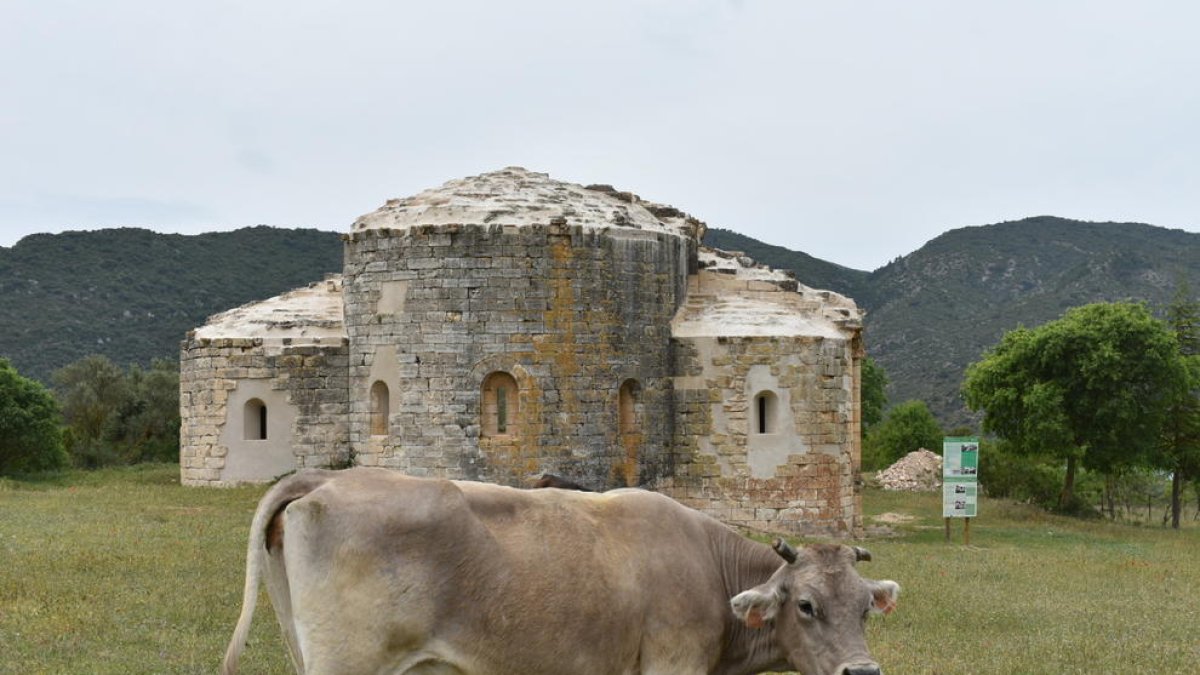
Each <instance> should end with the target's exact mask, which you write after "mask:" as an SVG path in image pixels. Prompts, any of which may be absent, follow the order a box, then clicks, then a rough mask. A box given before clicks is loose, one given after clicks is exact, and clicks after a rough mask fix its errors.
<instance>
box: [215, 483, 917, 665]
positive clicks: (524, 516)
mask: <svg viewBox="0 0 1200 675" xmlns="http://www.w3.org/2000/svg"><path fill="white" fill-rule="evenodd" d="M268 533H269V534H268ZM781 556H782V557H783V560H780V557H781ZM862 559H868V556H867V554H866V552H865V551H863V550H862V549H857V548H852V547H848V546H840V545H823V546H809V547H806V548H803V549H801V550H800V551H799V552H797V551H794V550H792V549H791V547H789V546H787V545H786V544H785V543H783V542H777V544H776V547H775V550H772V547H770V546H766V545H763V544H758V543H755V542H753V541H750V540H748V539H745V538H743V537H741V536H739V535H738V534H736V533H734V532H733V531H731V530H730V529H729V528H727V527H725V526H724V525H722V524H721V523H719V522H717V521H716V520H713V519H712V518H709V517H708V516H705V515H702V514H700V513H698V512H696V511H693V510H691V509H688V508H685V507H683V506H681V505H679V504H678V503H676V502H674V501H672V500H671V499H669V498H667V497H664V496H662V495H658V494H655V493H652V492H645V491H641V490H630V489H622V490H614V491H611V492H606V493H588V492H574V491H563V490H532V491H530V490H516V489H511V488H506V487H501V486H496V485H489V484H484V483H471V482H457V481H448V480H437V479H424V478H412V477H408V476H404V475H402V474H400V473H396V472H392V471H388V470H385V469H366V468H359V469H351V470H348V471H341V472H333V471H323V470H308V471H302V472H300V473H297V474H295V475H293V476H291V477H288V478H286V479H284V480H283V481H281V482H280V483H279V484H277V485H276V486H275V487H273V488H272V489H271V490H270V491H269V492H268V493H267V494H266V495H265V496H264V497H263V499H262V501H261V502H260V503H259V505H258V510H257V512H256V513H255V515H254V521H253V524H252V526H251V530H250V543H249V550H248V551H247V555H246V585H245V590H244V595H243V599H242V603H243V604H242V613H241V616H240V617H239V619H238V623H237V627H236V629H235V630H234V634H233V639H232V640H231V642H230V645H229V649H228V651H227V652H226V655H225V663H224V670H223V672H224V673H226V674H227V675H231V674H232V673H234V672H235V671H236V669H237V661H238V656H239V654H240V653H241V650H242V648H243V646H244V644H245V640H246V635H247V633H248V632H249V630H250V622H251V619H252V617H253V614H254V605H255V602H256V599H257V597H258V583H259V579H260V577H265V579H266V585H267V591H268V594H269V596H270V598H271V603H272V605H273V606H274V607H275V612H276V615H277V618H278V619H279V623H280V626H281V627H282V628H283V633H284V638H285V641H286V643H287V645H288V649H289V651H290V653H291V657H292V661H293V664H294V665H295V668H296V671H297V672H298V673H305V674H307V675H318V674H320V675H326V674H332V673H398V674H399V673H404V674H408V675H417V674H421V675H432V674H435V673H439V674H442V673H444V674H455V675H505V674H511V673H523V674H527V675H558V674H561V673H572V674H574V675H592V674H594V675H601V674H604V675H608V674H613V675H616V674H629V675H632V674H635V673H639V674H645V675H648V674H660V675H666V674H672V675H699V674H701V673H721V674H735V673H746V674H748V673H758V672H762V671H768V670H784V669H788V668H796V669H800V670H802V671H804V672H805V673H807V674H808V675H826V674H836V675H877V674H878V673H879V672H880V671H879V666H878V665H877V664H876V663H875V662H874V661H873V660H872V659H871V657H870V654H869V652H868V651H867V646H866V640H865V636H864V633H865V623H866V618H867V614H868V613H869V612H870V611H872V610H878V611H890V609H891V608H892V607H893V606H894V605H895V599H896V595H897V593H898V591H899V587H898V586H897V585H896V584H895V583H894V582H891V581H868V580H866V579H863V578H862V577H860V576H859V575H858V573H857V572H856V571H855V569H854V563H855V562H856V561H858V560H862ZM731 608H732V611H730V610H731Z"/></svg>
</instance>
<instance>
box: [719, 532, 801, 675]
mask: <svg viewBox="0 0 1200 675" xmlns="http://www.w3.org/2000/svg"><path fill="white" fill-rule="evenodd" d="M730 534H732V533H730ZM722 543H723V544H724V545H723V546H722V548H723V549H724V552H723V555H722V566H721V572H722V576H723V581H724V585H725V599H726V602H728V600H729V599H731V598H733V596H735V595H737V594H738V593H741V592H742V591H744V590H747V589H750V588H753V587H755V586H757V585H759V584H761V583H764V582H766V581H767V579H770V578H771V575H772V574H774V573H775V571H776V570H778V569H779V567H780V566H781V565H782V564H783V561H782V559H780V557H779V555H778V554H776V553H775V551H773V550H772V549H771V547H770V546H767V545H765V544H759V543H757V542H753V541H750V540H749V539H746V538H744V537H741V536H738V535H733V536H732V537H730V538H729V539H728V540H727V541H725V542H722ZM726 621H727V626H726V631H725V635H726V639H725V646H724V649H723V650H722V652H721V659H720V661H719V662H718V664H717V668H716V670H714V671H713V672H714V674H716V675H741V674H743V673H760V672H763V671H767V670H787V669H788V664H787V659H786V658H785V656H784V654H783V652H782V650H780V649H779V647H778V645H776V644H775V631H774V630H773V629H772V626H766V627H763V628H759V629H753V628H747V627H746V625H745V624H743V623H742V622H741V621H739V620H738V619H737V618H736V617H734V615H733V612H732V611H730V612H728V613H727V619H726Z"/></svg>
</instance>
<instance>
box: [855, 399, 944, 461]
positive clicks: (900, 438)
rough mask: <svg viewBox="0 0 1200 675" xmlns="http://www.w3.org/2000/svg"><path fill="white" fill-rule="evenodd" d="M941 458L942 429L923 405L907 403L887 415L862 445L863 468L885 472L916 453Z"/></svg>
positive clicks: (920, 403)
mask: <svg viewBox="0 0 1200 675" xmlns="http://www.w3.org/2000/svg"><path fill="white" fill-rule="evenodd" d="M920 448H925V449H926V450H932V451H933V452H937V453H939V454H940V451H941V448H942V428H941V427H940V426H938V423H937V420H936V419H934V417H933V413H931V412H929V407H928V406H927V405H925V402H924V401H905V402H904V403H901V404H899V405H897V406H896V407H894V408H892V409H891V410H889V411H888V413H887V417H886V418H885V419H884V420H883V422H881V423H880V424H879V425H878V426H876V427H874V428H873V429H871V433H870V434H868V435H867V438H866V440H865V441H864V443H863V466H864V468H868V469H882V468H885V467H887V466H889V465H891V464H892V463H893V462H895V461H896V460H898V459H900V458H901V457H903V456H905V455H907V454H908V453H910V452H913V451H914V450H918V449H920Z"/></svg>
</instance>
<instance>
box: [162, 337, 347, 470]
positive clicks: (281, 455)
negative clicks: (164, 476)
mask: <svg viewBox="0 0 1200 675" xmlns="http://www.w3.org/2000/svg"><path fill="white" fill-rule="evenodd" d="M348 352H349V349H348V344H347V341H346V340H345V339H336V340H333V341H332V342H331V341H330V340H329V339H326V340H325V342H323V343H322V342H316V343H315V344H314V343H312V341H306V342H305V343H302V344H295V343H293V341H292V340H291V339H289V338H284V339H283V340H279V341H274V342H273V341H264V340H263V339H262V338H217V339H207V338H200V339H197V338H195V337H194V336H193V335H189V337H188V339H186V340H184V342H183V345H182V350H181V354H180V378H179V388H180V411H181V415H182V425H181V429H180V448H181V456H180V465H181V466H180V472H181V480H182V482H183V483H184V484H185V485H213V486H216V485H233V484H237V483H240V482H251V481H252V482H258V481H261V480H262V476H264V475H267V476H272V475H280V474H283V473H287V472H289V471H291V470H293V469H297V468H302V467H308V466H329V465H330V464H337V463H341V462H345V461H346V460H347V458H348V453H349V450H350V446H349V435H348V433H347V425H346V421H345V420H346V417H347V413H348V409H349V405H348V400H347V376H346V371H347V367H348ZM251 401H259V402H262V403H263V404H264V405H265V406H266V409H267V415H266V417H267V434H266V435H267V438H266V439H260V438H247V436H248V435H251V434H248V433H247V426H246V425H247V423H250V424H252V425H253V424H254V420H249V421H247V420H246V415H247V404H248V403H250V402H251Z"/></svg>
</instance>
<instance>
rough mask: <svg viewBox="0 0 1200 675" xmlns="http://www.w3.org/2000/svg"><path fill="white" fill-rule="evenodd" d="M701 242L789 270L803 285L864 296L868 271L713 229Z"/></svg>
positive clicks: (710, 229)
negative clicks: (738, 252)
mask: <svg viewBox="0 0 1200 675" xmlns="http://www.w3.org/2000/svg"><path fill="white" fill-rule="evenodd" d="M704 243H705V244H706V245H708V246H712V247H715V248H719V249H723V250H726V251H741V252H742V253H745V254H746V255H748V256H750V257H751V258H754V260H756V261H757V262H760V263H764V264H766V265H770V266H771V267H774V268H776V269H781V270H792V271H793V272H795V273H796V278H798V279H800V280H801V281H802V282H803V283H804V285H806V286H811V287H813V288H821V289H826V290H833V291H837V292H839V293H842V294H843V295H848V296H850V297H852V298H860V297H863V296H865V295H866V294H867V284H868V280H869V277H870V273H869V272H864V271H862V270H856V269H851V268H849V267H842V266H841V265H836V264H834V263H831V262H826V261H824V260H821V259H820V258H814V257H812V256H811V255H809V254H807V253H801V252H800V251H792V250H790V249H786V248H783V247H782V246H773V245H771V244H764V243H763V242H761V241H759V240H757V239H752V238H750V237H747V236H745V235H742V234H738V233H737V232H732V231H730V230H723V229H720V228H716V227H710V228H708V231H707V232H705V234H704ZM860 302H861V300H860Z"/></svg>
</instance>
